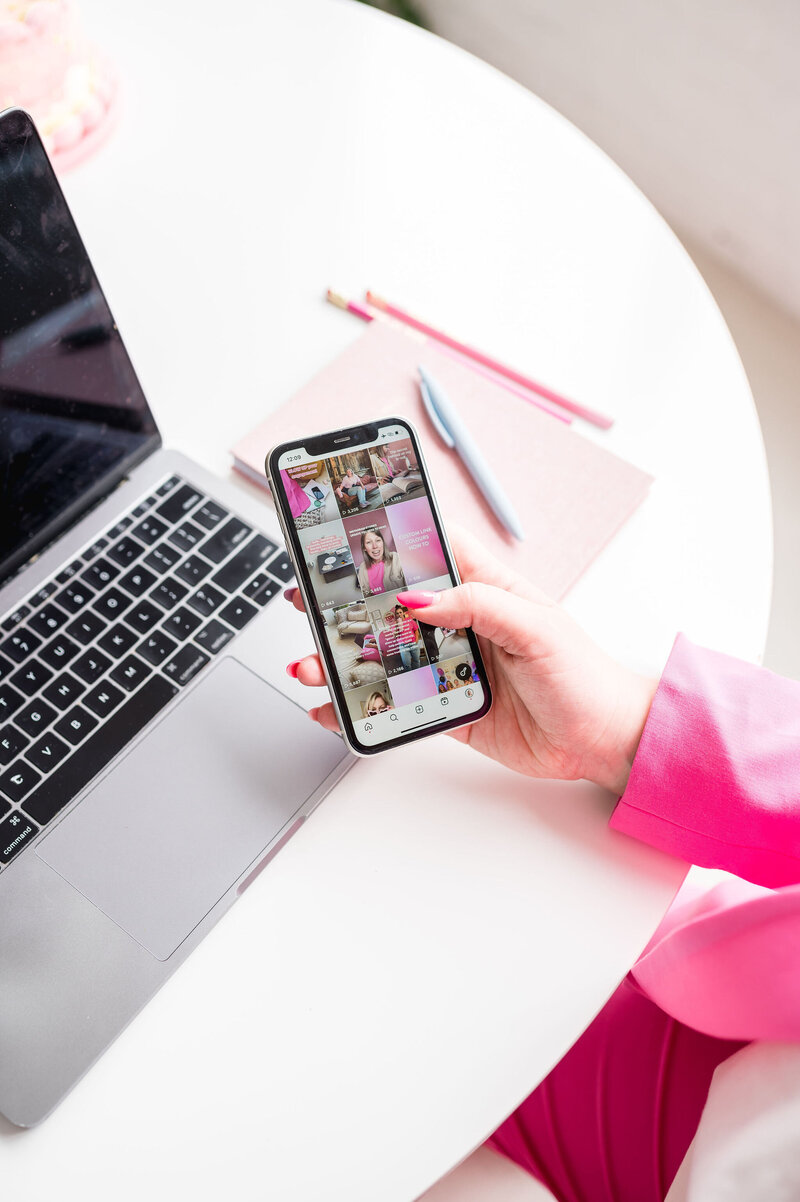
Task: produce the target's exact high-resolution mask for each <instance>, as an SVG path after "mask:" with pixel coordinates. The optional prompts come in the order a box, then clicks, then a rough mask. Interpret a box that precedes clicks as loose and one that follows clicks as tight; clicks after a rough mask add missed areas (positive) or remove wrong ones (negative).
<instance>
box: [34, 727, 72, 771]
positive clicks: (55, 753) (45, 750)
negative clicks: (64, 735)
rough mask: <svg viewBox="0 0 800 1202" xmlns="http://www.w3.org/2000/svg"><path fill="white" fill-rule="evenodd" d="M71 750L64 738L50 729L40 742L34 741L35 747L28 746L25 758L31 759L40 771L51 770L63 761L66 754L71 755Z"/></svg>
mask: <svg viewBox="0 0 800 1202" xmlns="http://www.w3.org/2000/svg"><path fill="white" fill-rule="evenodd" d="M69 750H70V749H69V747H68V746H67V744H66V743H65V742H64V740H63V739H59V737H58V735H55V734H53V732H52V731H50V733H49V734H46V735H44V736H43V737H42V738H41V739H40V740H39V742H38V743H34V745H33V747H29V748H28V750H27V751H26V752H25V759H26V760H30V762H31V763H32V764H33V766H34V768H38V769H39V771H40V772H49V771H50V769H51V768H55V766H56V764H60V763H61V761H62V760H63V758H64V756H65V755H69Z"/></svg>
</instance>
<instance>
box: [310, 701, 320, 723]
mask: <svg viewBox="0 0 800 1202" xmlns="http://www.w3.org/2000/svg"><path fill="white" fill-rule="evenodd" d="M318 713H319V706H316V705H315V706H314V708H313V709H310V710H309V711H308V716H309V718H310V719H311V721H312V722H316V720H317V714H318Z"/></svg>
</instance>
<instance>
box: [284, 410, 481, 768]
mask: <svg viewBox="0 0 800 1202" xmlns="http://www.w3.org/2000/svg"><path fill="white" fill-rule="evenodd" d="M370 430H371V432H372V434H373V437H372V438H371V439H370V440H369V441H366V442H363V443H360V444H357V443H356V444H352V445H350V444H348V445H347V447H346V449H344V448H343V449H342V450H341V452H340V453H333V454H331V453H328V454H322V455H319V454H318V455H312V454H309V453H308V451H307V450H306V448H305V447H304V446H302V445H297V446H295V447H290V446H289V444H284V446H283V447H281V448H278V457H277V460H276V459H275V458H274V457H273V459H272V461H271V462H272V476H273V482H274V484H275V485H276V486H278V485H279V487H280V489H281V492H282V494H283V496H282V497H281V498H279V499H278V500H279V503H280V504H282V507H283V516H284V521H285V523H286V524H287V525H288V524H291V526H292V527H293V530H290V537H291V536H292V535H296V539H297V543H296V545H295V547H294V551H295V555H296V558H298V559H299V561H300V562H299V564H298V567H299V568H300V570H301V571H303V569H305V571H304V580H305V585H306V591H307V592H308V594H309V597H310V599H311V601H312V604H313V607H314V613H313V614H312V615H311V617H312V620H315V621H316V625H317V631H318V635H319V639H320V643H321V644H322V645H323V653H324V654H325V657H326V659H327V662H328V669H329V674H330V676H331V678H332V679H334V678H335V680H336V681H337V682H338V684H339V685H340V688H341V695H340V697H339V699H338V700H339V705H340V709H341V710H342V717H343V719H344V720H345V724H346V725H348V726H349V727H351V729H350V730H348V732H347V733H348V735H349V737H350V741H351V742H354V741H355V743H356V744H357V745H358V747H359V749H363V750H365V751H370V750H377V749H378V748H379V747H380V746H381V745H383V744H386V743H388V742H394V741H396V740H400V739H402V740H403V741H407V740H409V739H411V738H414V737H417V736H421V735H422V734H430V733H433V729H434V728H443V729H446V728H447V727H448V726H455V725H458V724H459V723H460V722H461V723H463V722H464V721H465V720H467V721H469V720H472V719H474V718H477V717H479V716H481V715H482V713H483V712H485V711H486V710H487V709H488V707H489V702H490V692H489V688H488V684H487V682H486V674H485V668H484V666H483V663H482V660H481V658H480V652H479V650H478V644H477V640H476V638H475V635H474V634H473V632H472V631H471V630H466V629H454V630H451V629H447V628H443V627H438V626H429V625H427V624H426V623H424V622H421V621H420V620H419V618H418V617H416V616H415V612H414V611H413V610H409V609H407V608H405V607H404V606H403V605H401V604H400V603H399V602H398V599H397V595H398V593H399V592H402V591H403V590H404V589H415V590H416V589H426V590H432V591H435V590H439V589H444V588H449V587H450V586H451V585H453V584H455V583H457V577H456V576H455V573H454V571H453V569H452V561H451V558H450V554H449V551H448V549H447V545H446V540H445V538H444V536H443V532H442V528H441V523H440V521H439V518H438V514H437V510H436V505H435V502H434V501H433V498H432V495H431V490H430V484H429V481H428V478H427V474H426V472H425V470H424V467H423V464H422V462H421V458H420V456H419V453H418V450H417V443H416V438H415V436H414V432H413V430H412V429H411V428H410V426H408V425H407V424H405V423H404V422H403V421H402V420H399V419H394V420H389V419H387V421H386V423H385V424H383V423H378V424H377V425H373V426H372V427H371V428H370ZM311 441H312V442H313V443H314V444H317V443H318V442H319V440H317V439H313V440H311ZM335 441H336V439H335V435H331V436H330V443H331V445H333V444H335ZM326 445H327V444H326ZM276 468H277V471H276ZM276 477H278V478H279V479H278V478H276Z"/></svg>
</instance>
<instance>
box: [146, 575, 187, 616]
mask: <svg viewBox="0 0 800 1202" xmlns="http://www.w3.org/2000/svg"><path fill="white" fill-rule="evenodd" d="M188 591H189V590H188V588H187V587H186V585H185V584H181V583H180V582H179V581H177V580H176V579H175V577H174V576H169V577H167V579H166V580H162V581H161V584H159V585H158V587H157V588H154V589H153V591H152V593H151V594H150V596H151V597H152V598H153V600H154V601H157V602H158V604H159V605H163V607H164V609H174V608H175V606H176V605H177V604H178V602H179V601H182V600H183V598H184V597H185V596H186V594H187V593H188Z"/></svg>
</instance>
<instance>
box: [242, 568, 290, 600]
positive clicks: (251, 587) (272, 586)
mask: <svg viewBox="0 0 800 1202" xmlns="http://www.w3.org/2000/svg"><path fill="white" fill-rule="evenodd" d="M280 591H281V586H280V585H279V584H276V583H275V581H274V580H270V579H269V578H268V577H266V576H262V575H261V574H260V573H259V575H258V576H256V577H255V578H254V579H253V580H251V581H250V583H249V584H248V586H247V588H245V589H242V592H243V593H244V595H245V597H247V599H248V600H249V601H252V602H253V604H254V605H262V606H263V605H266V604H267V602H268V601H271V600H272V598H273V597H277V595H278V593H279V592H280Z"/></svg>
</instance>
